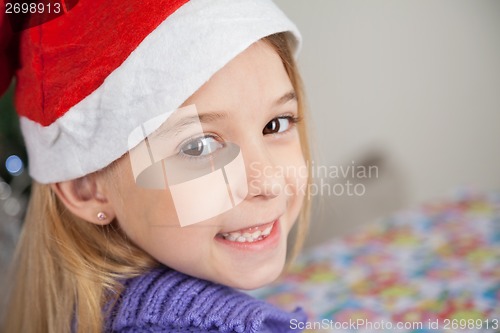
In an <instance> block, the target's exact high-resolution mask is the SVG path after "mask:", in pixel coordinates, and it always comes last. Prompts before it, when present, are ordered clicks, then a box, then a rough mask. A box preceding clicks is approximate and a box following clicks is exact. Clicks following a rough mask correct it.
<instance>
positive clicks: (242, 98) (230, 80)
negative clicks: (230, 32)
mask: <svg viewBox="0 0 500 333" xmlns="http://www.w3.org/2000/svg"><path fill="white" fill-rule="evenodd" d="M291 90H293V86H292V83H291V81H290V79H289V77H288V74H287V72H286V70H285V67H284V65H283V62H282V60H281V58H280V56H279V55H278V53H277V52H276V51H275V50H274V48H273V46H271V45H269V44H268V43H266V42H264V41H259V42H256V43H254V44H252V45H251V46H250V47H248V48H247V49H246V50H244V51H243V52H242V53H240V54H239V55H238V56H237V57H235V58H234V59H233V60H231V61H230V62H229V63H228V64H226V65H225V66H224V67H223V68H222V69H220V70H219V71H218V72H217V73H215V74H214V75H213V76H212V78H211V79H210V80H209V81H208V82H207V83H205V84H204V85H203V86H202V87H201V88H200V89H199V90H198V91H197V92H195V93H194V94H193V95H192V96H191V97H190V98H188V99H187V100H186V102H185V103H184V105H190V104H196V106H197V107H198V109H199V111H202V110H204V109H211V110H213V109H214V108H220V107H224V106H227V108H228V109H233V108H235V107H238V108H242V107H244V106H245V105H246V106H249V107H252V108H253V107H258V105H257V104H260V106H266V105H270V104H271V103H272V102H274V101H275V100H276V98H279V97H281V96H282V95H283V94H284V93H286V92H288V91H291ZM249 104H251V105H249Z"/></svg>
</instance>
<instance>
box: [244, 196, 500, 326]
mask: <svg viewBox="0 0 500 333" xmlns="http://www.w3.org/2000/svg"><path fill="white" fill-rule="evenodd" d="M252 295H254V296H256V297H258V298H263V299H266V300H268V301H269V302H271V303H273V304H276V305H278V306H280V307H282V308H286V309H290V310H292V309H294V308H295V307H297V306H300V307H302V308H303V309H304V310H305V311H306V312H307V313H308V315H309V319H308V322H304V323H297V322H294V323H290V325H291V327H292V328H300V329H305V331H306V332H433V333H437V332H500V193H488V194H481V195H478V194H474V195H472V194H470V193H468V194H463V193H462V194H461V195H457V197H456V198H453V199H452V200H447V201H442V202H435V203H431V204H427V205H423V206H421V207H419V208H418V209H413V210H407V211H403V212H399V213H396V214H394V215H392V216H390V217H388V218H386V219H384V220H381V221H378V222H377V223H374V224H370V225H366V226H364V227H363V228H362V229H360V230H359V231H357V232H355V233H352V234H350V235H349V236H346V237H343V238H339V239H334V240H332V241H330V242H328V243H326V244H323V245H319V246H316V247H315V248H312V249H310V250H308V251H306V252H305V253H304V254H303V255H302V256H300V257H299V258H298V259H297V260H296V262H295V264H294V265H293V266H292V267H291V269H290V271H289V272H288V273H287V274H286V275H284V276H283V277H282V278H280V279H279V280H278V281H277V282H276V283H274V284H272V285H270V286H268V287H265V288H262V289H259V290H257V291H254V292H252Z"/></svg>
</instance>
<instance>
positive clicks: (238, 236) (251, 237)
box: [222, 225, 273, 243]
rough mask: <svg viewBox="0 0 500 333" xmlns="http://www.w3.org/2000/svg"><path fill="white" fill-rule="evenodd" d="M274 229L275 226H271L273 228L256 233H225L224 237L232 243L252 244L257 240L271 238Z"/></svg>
mask: <svg viewBox="0 0 500 333" xmlns="http://www.w3.org/2000/svg"><path fill="white" fill-rule="evenodd" d="M272 229H273V226H272V225H271V226H269V227H267V228H266V229H264V231H260V230H257V231H254V232H245V233H243V234H242V233H240V232H237V231H236V232H229V233H223V234H222V237H224V239H227V240H229V241H231V242H240V243H244V242H250V243H251V242H255V241H256V240H261V239H264V238H266V237H267V236H269V234H270V233H271V230H272Z"/></svg>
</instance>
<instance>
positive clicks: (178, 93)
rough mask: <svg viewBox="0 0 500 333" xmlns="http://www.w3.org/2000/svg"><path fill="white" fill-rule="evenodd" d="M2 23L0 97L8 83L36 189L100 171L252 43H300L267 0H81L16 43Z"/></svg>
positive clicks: (4, 20)
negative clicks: (284, 35)
mask: <svg viewBox="0 0 500 333" xmlns="http://www.w3.org/2000/svg"><path fill="white" fill-rule="evenodd" d="M7 22H8V20H7V18H6V17H3V18H1V17H0V37H1V38H0V93H3V91H4V90H5V88H6V87H7V86H8V84H9V82H10V80H11V77H12V75H15V76H16V79H17V80H16V93H15V99H16V101H15V102H16V103H15V104H16V109H17V112H18V113H19V116H20V118H21V129H22V132H23V135H24V138H25V141H26V146H27V150H28V156H29V162H30V163H29V164H30V174H31V176H32V177H33V178H34V179H35V180H37V181H39V182H41V183H51V182H58V181H64V180H69V179H74V178H77V177H81V176H84V175H86V174H89V173H91V172H94V171H97V170H99V169H101V168H103V167H105V166H107V165H108V164H110V163H111V162H113V161H114V160H116V159H117V158H119V157H120V156H122V155H123V154H125V153H126V152H127V151H128V150H129V146H128V143H129V142H128V137H129V134H130V133H131V132H132V131H133V130H134V129H135V128H136V127H137V126H139V125H140V124H142V123H144V122H146V121H148V120H149V119H151V118H153V117H155V116H158V115H160V114H164V113H165V112H166V111H169V110H174V109H176V108H178V107H179V106H180V105H181V104H182V103H183V102H184V101H185V100H186V99H187V98H188V97H189V96H191V95H192V94H193V93H194V92H195V91H196V90H197V89H198V88H200V87H201V86H202V85H203V84H204V83H205V82H207V81H208V79H209V78H210V77H211V76H212V75H213V74H215V72H217V71H218V70H219V69H221V68H222V67H223V66H224V65H225V64H227V63H228V62H229V61H230V60H231V59H233V58H234V57H235V56H236V55H238V54H239V53H241V52H242V51H243V50H245V49H246V48H247V47H248V46H250V45H251V44H252V43H254V42H256V41H258V40H259V39H261V38H263V37H265V36H268V35H271V34H273V33H277V32H289V33H290V36H291V37H292V38H291V42H292V46H293V47H294V50H295V52H297V50H298V48H299V43H300V34H299V32H298V30H297V28H296V27H295V25H294V24H293V23H292V22H291V21H290V20H289V19H288V18H287V17H286V16H285V15H284V14H283V13H282V12H281V11H280V10H279V9H278V8H277V7H276V6H275V5H274V4H273V3H272V2H271V1H270V0H191V1H186V0H156V1H151V0H125V1H124V0H94V1H80V2H79V3H77V4H76V5H75V6H74V7H73V8H72V9H71V10H69V11H68V12H67V13H65V14H64V15H61V16H59V17H57V18H55V19H53V20H51V21H48V22H46V23H44V24H41V25H38V26H35V27H32V28H29V29H26V30H24V31H22V32H20V33H19V34H14V33H13V32H12V31H11V29H12V27H9V24H8V23H7ZM13 46H15V48H16V52H13V51H12V50H13ZM14 54H15V56H13V55H14ZM14 64H17V65H16V66H15V67H16V69H15V71H13V68H14ZM153 130H155V129H154V128H150V131H153ZM145 134H146V135H149V134H151V133H145Z"/></svg>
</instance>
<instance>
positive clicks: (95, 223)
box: [3, 0, 309, 332]
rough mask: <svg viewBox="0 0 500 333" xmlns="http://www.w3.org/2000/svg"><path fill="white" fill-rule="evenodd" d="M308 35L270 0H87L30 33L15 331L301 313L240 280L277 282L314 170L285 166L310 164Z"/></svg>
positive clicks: (21, 72)
mask: <svg viewBox="0 0 500 333" xmlns="http://www.w3.org/2000/svg"><path fill="white" fill-rule="evenodd" d="M3 26H4V27H5V24H4V25H3ZM4 35H8V36H10V37H12V36H13V34H10V33H9V34H8V33H6V32H5V31H4ZM12 38H13V37H12ZM299 39H300V38H299V34H298V32H297V30H296V28H295V26H294V25H293V24H292V23H291V22H290V21H289V20H288V19H287V18H286V17H285V16H284V15H283V14H282V13H281V12H280V11H279V10H278V9H277V8H276V7H275V6H274V5H273V4H272V3H271V2H269V1H266V0H192V1H189V2H187V1H155V2H152V1H151V2H150V1H145V2H144V1H141V2H139V1H132V0H131V1H94V2H86V3H83V2H82V3H79V4H77V5H76V6H75V7H74V8H73V9H71V10H70V11H69V12H67V13H65V14H64V15H62V16H60V17H58V18H56V19H54V20H52V21H50V22H46V23H44V24H42V25H39V26H36V27H33V28H30V29H28V30H25V31H23V32H22V33H21V34H20V37H19V40H18V43H19V61H18V63H19V66H18V68H17V70H16V77H17V87H16V94H17V102H16V103H17V109H18V112H19V114H20V116H21V123H22V130H23V134H24V136H25V140H26V144H27V148H28V153H29V156H30V173H31V175H32V177H33V178H34V180H35V182H34V185H33V190H32V198H31V202H30V206H29V210H28V213H27V217H26V222H25V225H24V230H23V233H22V236H21V240H20V243H19V246H18V251H17V257H16V259H15V262H16V265H15V275H14V279H13V281H15V283H14V285H13V287H12V288H11V292H10V298H9V305H8V311H7V315H6V316H5V330H6V332H68V331H74V332H101V331H106V332H206V331H210V332H288V331H290V330H291V329H290V325H289V323H290V320H292V319H295V320H300V321H303V320H305V318H304V313H303V312H302V311H301V310H300V309H298V310H296V311H295V312H293V313H288V312H285V311H283V310H280V309H278V308H275V307H273V306H271V305H270V304H266V303H264V302H262V301H259V300H255V299H253V298H251V297H250V296H248V295H246V294H243V293H241V292H239V291H237V290H235V289H233V288H238V289H252V288H258V287H260V286H263V285H265V284H267V283H269V282H271V281H273V280H274V279H275V278H276V277H277V276H278V275H279V274H280V273H281V271H282V269H283V266H284V263H285V258H286V248H287V236H288V234H289V232H290V230H291V228H292V227H293V225H294V223H295V220H297V219H298V218H299V215H301V217H300V219H299V222H298V239H297V240H296V243H295V245H296V246H297V247H300V245H301V240H302V237H303V234H304V231H305V228H306V223H307V211H308V203H307V202H304V200H305V198H306V197H307V188H308V186H307V184H308V181H309V177H308V173H307V172H306V173H305V175H304V173H301V172H290V173H288V172H283V170H291V169H295V170H302V169H306V165H309V164H308V163H307V161H308V159H309V150H308V145H307V136H306V130H305V124H304V120H303V119H304V116H305V115H304V107H303V94H302V89H301V86H300V80H299V75H298V73H297V69H296V66H295V62H294V57H293V53H294V52H296V51H297V49H298V43H299ZM4 85H5V84H4ZM170 110H174V111H170Z"/></svg>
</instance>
